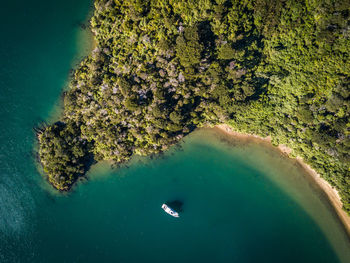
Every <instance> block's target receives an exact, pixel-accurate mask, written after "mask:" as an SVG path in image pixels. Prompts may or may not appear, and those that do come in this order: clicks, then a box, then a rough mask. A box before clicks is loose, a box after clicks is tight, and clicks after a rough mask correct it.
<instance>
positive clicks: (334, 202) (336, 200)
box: [214, 124, 350, 238]
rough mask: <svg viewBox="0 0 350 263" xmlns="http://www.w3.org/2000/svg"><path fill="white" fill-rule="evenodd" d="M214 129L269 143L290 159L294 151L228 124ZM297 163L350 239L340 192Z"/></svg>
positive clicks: (299, 159)
mask: <svg viewBox="0 0 350 263" xmlns="http://www.w3.org/2000/svg"><path fill="white" fill-rule="evenodd" d="M214 129H217V130H219V131H221V132H223V133H225V134H226V135H229V136H231V137H235V138H237V139H244V140H249V139H257V140H260V141H264V142H267V143H269V144H270V145H271V147H274V148H277V149H278V150H279V151H280V152H281V153H282V154H284V155H286V156H288V157H289V158H292V157H290V153H291V152H292V149H291V148H289V147H288V146H286V145H283V144H281V145H278V147H275V146H273V145H272V144H271V137H270V136H267V137H265V138H264V137H260V136H258V135H255V134H247V133H240V132H237V131H234V130H233V129H232V128H231V127H230V126H229V125H227V124H220V125H216V126H214ZM295 160H296V161H297V163H298V164H299V165H300V166H301V167H302V168H303V169H304V170H305V172H306V174H308V175H309V177H310V179H312V182H313V183H314V184H315V185H316V186H317V187H318V188H319V189H321V190H322V192H323V193H324V194H325V195H326V197H327V200H328V202H329V204H330V205H331V206H332V208H333V209H334V211H335V213H336V215H337V217H338V218H339V220H340V221H341V223H342V225H343V226H344V229H345V232H346V234H347V236H348V237H349V238H350V216H349V215H347V214H346V212H345V211H344V210H343V208H342V206H343V203H342V202H341V199H340V196H339V194H338V191H337V190H336V189H335V188H333V187H332V186H331V185H330V184H329V183H328V182H327V181H326V180H324V179H323V178H322V177H321V176H320V175H319V174H318V173H317V172H316V171H315V170H314V169H312V167H311V166H310V165H308V164H307V163H305V162H304V160H303V159H302V158H301V157H299V156H297V157H296V158H295Z"/></svg>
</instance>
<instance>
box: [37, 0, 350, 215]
mask: <svg viewBox="0 0 350 263" xmlns="http://www.w3.org/2000/svg"><path fill="white" fill-rule="evenodd" d="M349 15H350V3H349V1H346V0H341V1H335V0H333V1H332V0H318V1H316V0H314V1H312V0H309V1H293V0H251V1H248V0H242V1H238V0H215V1H214V0H182V1H181V0H142V1H141V0H124V1H121V0H120V1H119V0H114V1H112V0H109V1H106V0H96V1H95V11H94V15H93V17H92V18H91V21H90V23H91V30H92V32H93V33H94V36H95V40H96V43H97V47H96V48H95V49H94V50H93V52H92V54H91V55H90V56H88V57H87V58H85V59H84V60H83V61H82V62H81V64H80V65H79V67H78V68H77V69H76V70H75V72H74V76H73V77H72V79H71V82H70V89H69V91H68V92H66V93H65V94H64V113H63V116H62V118H61V119H60V120H59V122H57V123H55V124H53V125H51V126H48V127H45V128H43V129H41V130H40V131H39V132H38V140H39V144H40V148H39V156H40V162H41V164H42V166H43V168H44V172H45V173H46V175H47V176H48V179H49V182H50V183H51V184H52V185H53V186H54V187H55V188H57V189H58V190H61V191H66V190H69V189H70V188H71V186H72V185H73V184H74V183H75V182H76V180H77V179H78V178H79V177H81V176H83V175H84V174H85V172H86V171H87V169H88V168H89V165H90V164H91V161H92V160H93V159H94V160H96V161H100V160H109V161H111V162H114V163H116V164H120V163H123V162H125V161H127V160H129V159H130V157H131V156H132V155H133V154H138V155H149V154H155V153H159V152H161V151H164V150H166V149H167V148H168V147H169V146H171V145H173V144H175V143H176V142H178V141H179V140H180V139H181V138H182V137H183V136H185V135H187V134H189V133H190V132H191V131H193V130H194V129H196V128H197V127H202V126H212V125H216V124H220V123H227V124H229V125H231V126H232V127H233V129H235V130H237V131H241V132H247V133H254V134H258V135H261V136H267V135H270V136H272V138H273V143H274V144H275V145H278V144H286V145H288V146H289V147H290V148H292V149H293V152H292V154H293V155H294V156H297V155H298V156H301V157H303V158H304V160H305V161H306V162H307V163H308V164H310V165H311V166H312V167H313V168H314V169H315V170H316V171H317V172H318V173H319V174H320V175H321V176H322V177H323V178H325V179H326V180H327V181H329V182H330V183H331V184H332V185H333V186H335V187H336V189H338V190H339V193H340V196H341V198H342V201H343V203H344V209H345V210H346V211H347V212H348V213H349V212H350V122H349V114H350V100H349V96H350V88H349V83H350V59H349V51H350V18H349Z"/></svg>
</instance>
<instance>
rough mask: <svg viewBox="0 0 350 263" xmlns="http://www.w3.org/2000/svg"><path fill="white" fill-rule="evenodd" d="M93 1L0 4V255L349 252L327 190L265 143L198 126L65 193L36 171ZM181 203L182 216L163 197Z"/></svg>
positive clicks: (121, 258) (299, 255) (72, 257)
mask: <svg viewBox="0 0 350 263" xmlns="http://www.w3.org/2000/svg"><path fill="white" fill-rule="evenodd" d="M90 5H91V1H88V0H75V1H68V0H60V1H49V2H48V1H43V0H34V1H23V0H22V1H19V0H16V1H6V2H5V1H4V3H2V7H1V9H0V33H1V36H2V41H1V42H0V65H1V68H0V117H1V120H2V123H1V124H0V150H1V151H0V262H53V263H54V262H165V261H167V262H199V261H201V262H240V263H241V262H344V263H345V262H350V255H349V251H350V249H349V243H348V240H347V239H346V236H345V234H344V231H343V229H342V227H341V224H340V223H339V221H338V220H337V218H336V216H335V215H334V213H333V212H332V209H331V208H330V206H329V204H328V203H327V202H326V200H325V198H324V195H323V194H322V193H321V192H320V191H319V190H318V189H317V188H315V187H314V186H313V184H310V182H309V181H308V180H307V179H306V178H305V175H304V173H303V171H302V170H301V169H300V167H298V165H296V163H295V162H292V161H290V160H288V159H286V158H285V157H283V156H281V155H280V154H279V153H278V152H276V151H275V150H273V149H271V148H270V147H268V146H266V145H263V144H259V143H251V142H250V143H248V142H244V143H240V142H237V141H234V140H233V141H232V140H228V139H227V138H225V137H224V136H222V135H220V134H218V133H217V132H215V131H213V130H200V131H197V132H195V133H194V134H192V135H191V136H189V137H187V138H186V139H185V140H184V141H183V142H182V143H181V144H180V146H178V147H174V148H172V150H170V151H169V152H167V153H166V154H165V155H163V156H162V157H160V158H155V159H148V158H139V159H134V160H133V161H132V162H131V163H130V164H129V168H126V167H124V168H120V169H114V170H111V169H109V168H106V167H105V165H98V166H95V167H93V169H92V170H91V171H90V172H89V178H90V180H89V182H86V183H81V184H79V185H78V187H76V188H75V191H74V192H72V193H70V194H67V195H60V194H58V193H56V192H54V191H52V190H51V189H50V188H49V187H48V185H47V184H45V183H44V181H43V180H42V178H41V175H40V174H39V173H38V171H37V169H36V167H35V162H34V156H33V153H32V149H33V145H34V143H35V136H34V133H33V131H32V127H33V126H35V125H38V124H39V123H40V122H42V121H43V120H49V119H52V118H54V117H53V116H54V112H55V111H56V109H57V105H59V97H60V93H61V91H62V89H64V88H65V87H66V83H67V79H68V75H69V70H70V68H71V67H72V65H74V64H75V63H76V62H77V59H79V58H81V56H82V55H83V54H86V52H87V50H88V48H89V45H86V46H85V47H84V48H83V47H82V46H81V44H80V48H78V44H79V43H81V42H82V40H81V39H82V38H81V35H84V31H82V30H81V29H80V26H79V25H80V23H82V22H84V21H85V18H86V16H87V14H88V12H89V8H90ZM173 200H179V201H181V202H183V207H182V209H183V211H182V212H181V214H180V216H181V217H180V218H179V219H175V218H172V217H170V216H169V215H167V214H165V213H164V212H163V211H162V210H161V208H160V206H161V204H162V203H163V202H165V201H173Z"/></svg>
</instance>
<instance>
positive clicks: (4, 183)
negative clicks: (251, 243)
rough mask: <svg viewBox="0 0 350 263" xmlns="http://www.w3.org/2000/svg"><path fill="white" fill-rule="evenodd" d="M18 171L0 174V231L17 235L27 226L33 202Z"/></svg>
mask: <svg viewBox="0 0 350 263" xmlns="http://www.w3.org/2000/svg"><path fill="white" fill-rule="evenodd" d="M20 177H23V176H21V175H20V174H19V173H14V174H12V175H11V176H10V175H9V174H2V175H1V177H0V178H1V179H0V232H1V233H2V234H5V235H7V236H18V235H20V234H21V233H22V232H23V230H24V229H25V228H26V227H27V222H28V220H29V218H30V215H31V214H32V211H33V210H34V207H35V203H34V199H33V197H32V194H31V192H30V191H29V190H28V187H27V186H25V185H24V183H23V182H21V180H20Z"/></svg>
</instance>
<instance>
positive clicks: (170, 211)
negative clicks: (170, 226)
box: [162, 204, 180, 217]
mask: <svg viewBox="0 0 350 263" xmlns="http://www.w3.org/2000/svg"><path fill="white" fill-rule="evenodd" d="M162 208H163V210H164V211H165V212H167V213H168V214H169V215H171V216H173V217H180V216H179V213H178V212H176V211H175V210H173V209H171V208H170V207H169V206H167V205H166V204H162Z"/></svg>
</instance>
